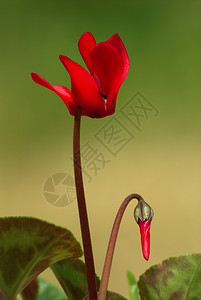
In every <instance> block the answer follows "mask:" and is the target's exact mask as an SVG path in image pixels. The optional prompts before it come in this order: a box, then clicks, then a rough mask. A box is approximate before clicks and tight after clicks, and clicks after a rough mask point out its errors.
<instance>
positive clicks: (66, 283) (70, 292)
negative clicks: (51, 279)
mask: <svg viewBox="0 0 201 300" xmlns="http://www.w3.org/2000/svg"><path fill="white" fill-rule="evenodd" d="M51 269H52V271H53V272H54V274H55V276H56V277H57V279H58V281H59V282H60V284H61V286H62V287H63V289H64V291H65V293H66V295H67V296H68V297H69V300H82V299H83V297H84V296H85V295H87V293H88V288H87V279H86V269H85V264H84V263H83V262H82V261H81V260H80V259H65V260H63V261H59V262H57V263H56V264H54V265H52V266H51ZM98 281H99V280H98V278H97V284H98Z"/></svg>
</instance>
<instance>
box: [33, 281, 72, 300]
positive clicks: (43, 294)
mask: <svg viewBox="0 0 201 300" xmlns="http://www.w3.org/2000/svg"><path fill="white" fill-rule="evenodd" d="M38 282H39V292H38V296H37V298H36V300H67V298H66V295H65V294H64V292H63V291H61V290H60V289H58V288H57V287H56V286H54V285H52V284H51V283H49V282H47V281H45V280H44V279H42V278H40V277H39V278H38Z"/></svg>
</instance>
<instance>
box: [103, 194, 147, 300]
mask: <svg viewBox="0 0 201 300" xmlns="http://www.w3.org/2000/svg"><path fill="white" fill-rule="evenodd" d="M134 198H135V199H137V200H138V201H140V200H143V198H142V197H141V196H140V195H139V194H130V195H129V196H128V197H126V199H125V200H124V201H123V203H122V204H121V206H120V208H119V210H118V213H117V215H116V218H115V221H114V225H113V227H112V232H111V235H110V240H109V244H108V248H107V253H106V257H105V264H104V267H103V273H102V277H101V282H100V288H99V293H98V300H105V299H106V297H107V287H108V282H109V276H110V270H111V266H112V259H113V254H114V248H115V245H116V240H117V235H118V231H119V226H120V223H121V219H122V217H123V214H124V212H125V210H126V207H127V205H128V203H129V202H130V201H131V200H132V199H134Z"/></svg>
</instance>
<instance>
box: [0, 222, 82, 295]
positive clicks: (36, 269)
mask: <svg viewBox="0 0 201 300" xmlns="http://www.w3.org/2000/svg"><path fill="white" fill-rule="evenodd" d="M81 255H82V251H81V248H80V245H79V243H78V242H77V241H76V240H75V238H74V236H73V235H72V233H71V232H70V231H68V230H66V229H64V228H61V227H57V226H55V225H53V224H49V223H47V222H45V221H41V220H38V219H35V218H28V217H8V218H1V219H0V289H1V290H0V294H3V293H4V294H5V296H6V297H5V299H7V298H8V299H15V297H16V296H17V295H18V294H19V293H20V292H21V291H22V290H23V289H24V288H25V287H26V286H27V285H28V284H29V283H30V282H31V281H32V280H33V279H34V278H35V277H36V276H38V275H39V274H40V273H41V272H42V271H44V270H45V269H46V268H47V267H49V266H50V265H51V264H54V263H56V262H57V261H59V260H62V259H65V258H70V257H79V256H81Z"/></svg>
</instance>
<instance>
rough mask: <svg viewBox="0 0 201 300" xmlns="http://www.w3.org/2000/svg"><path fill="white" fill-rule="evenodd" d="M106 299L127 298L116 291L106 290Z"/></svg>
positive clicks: (117, 299)
mask: <svg viewBox="0 0 201 300" xmlns="http://www.w3.org/2000/svg"><path fill="white" fill-rule="evenodd" d="M107 300H127V299H126V298H124V297H123V296H121V295H119V294H117V293H114V292H108V294H107Z"/></svg>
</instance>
